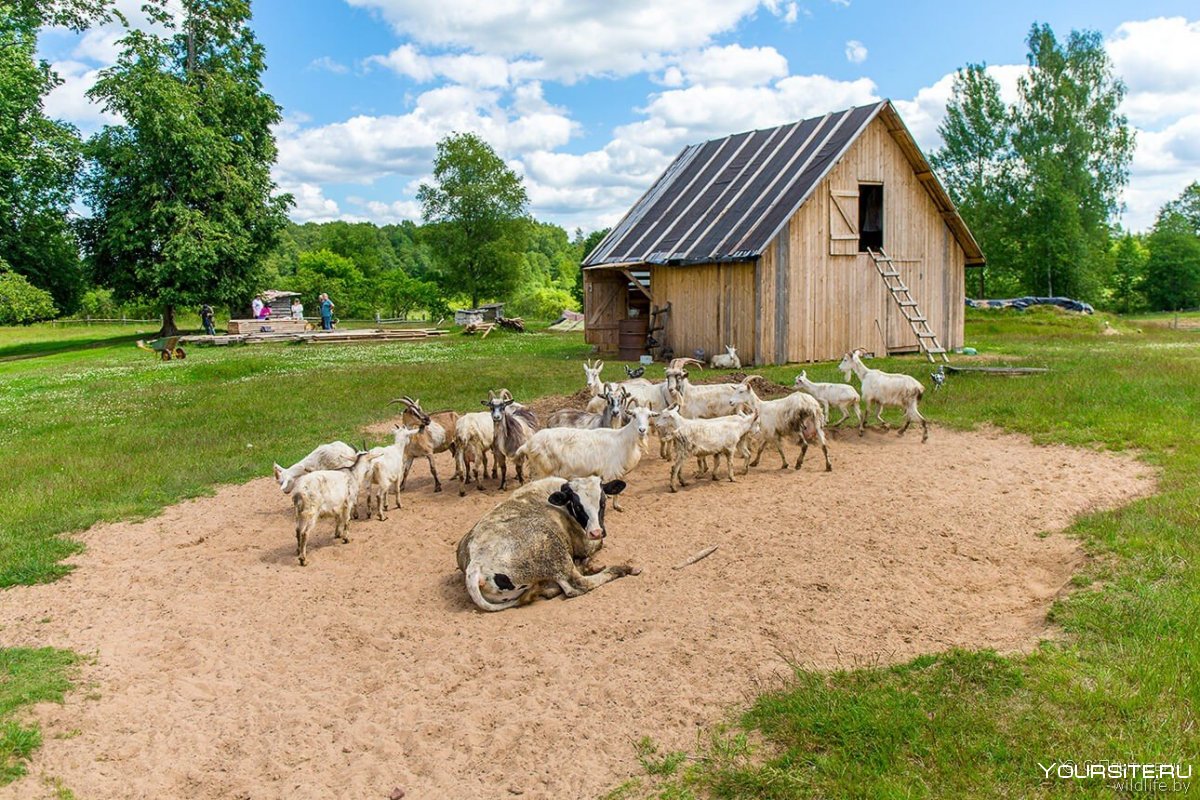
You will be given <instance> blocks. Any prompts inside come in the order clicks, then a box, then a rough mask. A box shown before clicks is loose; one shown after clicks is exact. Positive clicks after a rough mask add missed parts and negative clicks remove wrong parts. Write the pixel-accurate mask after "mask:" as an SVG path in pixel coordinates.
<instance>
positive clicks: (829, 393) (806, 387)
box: [793, 370, 862, 428]
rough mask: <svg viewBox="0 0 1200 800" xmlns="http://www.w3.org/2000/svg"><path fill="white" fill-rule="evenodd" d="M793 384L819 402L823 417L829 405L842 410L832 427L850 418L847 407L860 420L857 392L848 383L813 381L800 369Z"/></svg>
mask: <svg viewBox="0 0 1200 800" xmlns="http://www.w3.org/2000/svg"><path fill="white" fill-rule="evenodd" d="M793 385H794V386H795V387H796V388H797V389H799V390H800V391H802V392H807V393H808V394H810V395H812V396H813V397H815V398H816V399H817V401H818V402H820V403H821V406H822V408H824V410H825V419H826V420H827V421H828V419H829V407H830V406H834V407H835V408H837V409H838V410H839V411H841V412H842V418H841V419H839V420H838V421H837V422H835V423H833V427H835V428H836V427H838V426H839V425H841V424H842V423H843V422H845V421H846V420H848V419H850V412H849V411H848V410H847V409H850V408H853V409H854V416H856V417H857V418H858V421H859V422H860V423H861V422H862V408H861V407H860V406H859V402H858V401H859V397H858V392H857V391H855V389H854V387H853V386H851V385H850V384H848V383H814V382H813V381H810V380H809V379H808V371H807V370H800V374H799V375H797V376H796V380H795V382H794V383H793Z"/></svg>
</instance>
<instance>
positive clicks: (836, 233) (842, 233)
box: [829, 187, 858, 256]
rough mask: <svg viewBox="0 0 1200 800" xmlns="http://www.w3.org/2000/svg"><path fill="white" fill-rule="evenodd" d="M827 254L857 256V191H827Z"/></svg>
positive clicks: (832, 189) (831, 188) (831, 189)
mask: <svg viewBox="0 0 1200 800" xmlns="http://www.w3.org/2000/svg"><path fill="white" fill-rule="evenodd" d="M829 254H830V255H831V256H853V255H858V189H857V188H855V189H834V188H833V187H830V189H829Z"/></svg>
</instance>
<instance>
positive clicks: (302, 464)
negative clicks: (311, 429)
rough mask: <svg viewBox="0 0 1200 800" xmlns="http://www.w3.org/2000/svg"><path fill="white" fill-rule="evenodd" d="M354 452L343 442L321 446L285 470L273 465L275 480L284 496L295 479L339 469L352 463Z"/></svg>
mask: <svg viewBox="0 0 1200 800" xmlns="http://www.w3.org/2000/svg"><path fill="white" fill-rule="evenodd" d="M356 452H357V451H356V450H355V449H354V448H353V447H351V446H350V445H348V444H346V443H345V442H330V443H329V444H323V445H321V446H320V447H318V448H317V449H316V450H313V451H312V452H311V453H309V454H308V455H306V456H305V457H304V458H302V459H301V460H299V461H297V462H296V463H295V464H292V465H291V466H290V467H288V468H287V469H284V468H283V467H281V466H279V465H278V464H275V465H273V466H274V471H275V480H276V481H278V482H279V488H280V489H283V493H284V494H291V493H292V489H293V488H294V486H295V484H296V479H297V478H299V477H300V476H301V475H304V474H306V473H309V472H315V471H316V470H319V469H341V468H342V467H345V466H348V465H350V464H352V463H354V456H355V453H356Z"/></svg>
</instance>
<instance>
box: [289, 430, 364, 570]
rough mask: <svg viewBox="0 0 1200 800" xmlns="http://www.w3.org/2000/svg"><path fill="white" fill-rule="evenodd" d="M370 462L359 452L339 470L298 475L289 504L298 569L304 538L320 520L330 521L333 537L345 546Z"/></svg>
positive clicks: (304, 548)
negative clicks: (352, 512) (293, 522)
mask: <svg viewBox="0 0 1200 800" xmlns="http://www.w3.org/2000/svg"><path fill="white" fill-rule="evenodd" d="M370 466H371V459H370V457H369V456H368V454H367V453H365V452H362V451H359V452H357V453H356V454H355V457H354V462H353V463H352V464H351V465H350V466H348V467H343V468H342V469H321V470H317V471H315V472H309V473H306V474H304V475H301V476H300V477H299V478H297V479H296V481H295V486H294V490H293V492H292V504H293V505H294V506H295V508H296V557H297V558H299V559H300V566H302V567H303V566H304V565H305V564H306V563H307V561H308V558H307V548H308V534H309V533H311V532H312V529H313V528H314V527H316V525H317V521H318V520H319V519H320V518H321V517H333V519H334V528H333V537H334V538H335V539H339V538H340V539H341V540H342V541H343V542H349V541H350V537H349V536H347V533H348V532H349V529H350V512H351V510H352V509H353V507H354V505H355V504H356V501H357V500H358V492H359V489H360V488H361V487H362V483H363V480H364V479H365V478H366V475H367V470H368V469H369V468H370Z"/></svg>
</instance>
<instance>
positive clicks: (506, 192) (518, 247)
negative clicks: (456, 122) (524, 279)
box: [417, 133, 529, 306]
mask: <svg viewBox="0 0 1200 800" xmlns="http://www.w3.org/2000/svg"><path fill="white" fill-rule="evenodd" d="M417 199H418V200H419V201H420V202H421V209H422V216H423V218H424V220H425V222H426V223H430V236H431V238H432V240H433V241H434V243H435V244H436V248H437V250H436V252H437V259H438V261H439V262H440V264H441V266H442V268H443V271H444V272H445V274H446V278H447V280H448V281H449V282H451V283H452V284H453V286H455V287H456V288H457V289H458V290H459V291H460V292H461V293H462V294H464V295H466V296H467V297H469V298H470V299H471V305H472V306H478V305H479V302H480V300H481V299H483V298H489V299H494V298H502V297H506V296H508V295H509V294H511V293H512V291H513V290H514V289H515V288H516V287H517V283H518V280H519V278H520V261H519V254H520V252H521V251H522V250H523V249H524V247H525V241H526V239H527V237H528V234H529V227H528V224H527V222H528V220H527V218H526V208H527V206H528V204H529V197H528V195H527V194H526V192H525V187H524V185H523V184H522V182H521V178H520V176H519V175H517V174H516V173H515V172H514V171H513V170H511V169H509V167H508V166H507V165H506V164H505V163H504V161H503V160H502V159H501V158H500V157H499V156H498V155H496V152H495V151H494V150H492V148H491V146H489V145H488V143H487V142H485V141H484V140H483V139H482V138H480V137H479V136H477V135H476V134H474V133H456V134H452V135H450V136H447V137H446V138H445V139H442V140H441V141H440V142H438V145H437V155H436V156H435V157H434V160H433V181H432V182H431V183H423V184H421V187H420V189H419V190H418V192H417Z"/></svg>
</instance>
